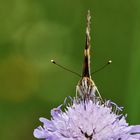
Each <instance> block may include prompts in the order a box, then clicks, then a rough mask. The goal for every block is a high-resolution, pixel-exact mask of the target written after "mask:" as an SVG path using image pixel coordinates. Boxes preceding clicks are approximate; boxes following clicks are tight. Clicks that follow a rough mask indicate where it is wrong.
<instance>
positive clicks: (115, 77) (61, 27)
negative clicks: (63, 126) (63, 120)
mask: <svg viewBox="0 0 140 140" xmlns="http://www.w3.org/2000/svg"><path fill="white" fill-rule="evenodd" d="M88 9H90V10H91V15H92V25H91V28H92V30H91V36H92V42H91V45H92V50H91V55H92V60H91V63H92V71H94V70H95V69H98V68H99V67H101V66H102V65H103V64H105V63H106V62H107V61H108V60H109V59H112V61H113V63H112V65H110V66H108V67H107V68H106V69H104V70H103V71H100V72H98V73H96V74H95V75H93V79H94V81H95V83H96V85H97V86H98V88H99V90H100V92H101V94H102V96H103V98H106V99H111V100H113V101H114V102H116V103H117V104H118V105H120V106H124V107H125V109H124V110H125V111H124V113H128V118H127V120H128V122H129V123H130V124H140V109H139V107H140V74H139V73H140V1H139V0H123V1H122V0H114V1H112V0H87V1H85V0H81V1H80V0H77V1H66V0H59V1H57V0H5V1H4V0H0V140H9V139H10V140H19V139H20V140H35V138H34V137H33V135H32V133H33V129H34V128H36V127H37V126H38V125H40V122H39V121H38V118H39V117H41V116H44V117H50V112H49V111H50V109H51V108H53V107H56V106H58V105H59V104H61V103H63V101H64V99H65V97H66V96H69V95H70V96H75V87H76V84H77V82H78V80H79V78H78V77H77V76H75V75H73V74H71V73H68V72H67V71H64V70H62V69H60V68H58V67H57V66H54V65H53V64H51V63H50V60H51V59H55V60H56V61H57V62H59V63H61V64H62V65H63V66H66V67H67V68H70V69H72V70H74V71H76V72H78V73H81V68H82V62H83V48H84V45H85V15H86V13H87V10H88Z"/></svg>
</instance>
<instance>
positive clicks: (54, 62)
mask: <svg viewBox="0 0 140 140" xmlns="http://www.w3.org/2000/svg"><path fill="white" fill-rule="evenodd" d="M51 62H52V63H53V64H55V65H57V66H58V67H60V68H62V69H64V70H66V71H68V72H71V73H73V74H75V75H77V76H78V77H81V75H80V74H79V73H77V72H75V71H72V70H70V69H68V68H66V67H64V66H62V65H60V64H58V63H56V61H54V60H51Z"/></svg>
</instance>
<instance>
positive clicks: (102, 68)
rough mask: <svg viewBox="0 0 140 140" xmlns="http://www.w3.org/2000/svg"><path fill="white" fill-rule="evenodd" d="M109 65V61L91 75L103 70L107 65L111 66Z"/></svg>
mask: <svg viewBox="0 0 140 140" xmlns="http://www.w3.org/2000/svg"><path fill="white" fill-rule="evenodd" d="M111 63H112V61H111V60H109V61H108V62H107V63H106V64H105V65H103V66H102V67H101V68H99V69H97V70H95V71H94V72H92V73H91V75H93V74H95V73H96V72H98V71H101V70H102V69H104V68H105V67H106V66H108V65H109V64H111Z"/></svg>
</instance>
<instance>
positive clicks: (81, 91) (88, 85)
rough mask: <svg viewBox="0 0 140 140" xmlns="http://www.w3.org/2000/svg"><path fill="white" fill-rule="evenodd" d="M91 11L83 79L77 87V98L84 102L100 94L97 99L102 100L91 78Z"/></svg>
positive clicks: (88, 18)
mask: <svg viewBox="0 0 140 140" xmlns="http://www.w3.org/2000/svg"><path fill="white" fill-rule="evenodd" d="M90 20H91V16H90V11H89V10H88V14H87V25H86V44H85V49H84V63H83V71H82V78H81V79H80V81H79V82H78V84H77V86H76V95H77V97H78V98H79V97H80V98H81V99H83V100H89V99H93V98H95V97H96V93H97V94H98V96H97V97H99V98H100V99H101V100H102V97H101V95H100V93H99V91H98V89H97V87H96V85H95V83H94V81H93V80H92V78H91V72H90V48H91V45H90V40H91V37H90Z"/></svg>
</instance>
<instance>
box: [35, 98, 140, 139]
mask: <svg viewBox="0 0 140 140" xmlns="http://www.w3.org/2000/svg"><path fill="white" fill-rule="evenodd" d="M61 106H62V105H60V106H58V107H57V108H54V109H52V110H51V116H52V117H51V120H48V119H45V118H40V121H41V122H42V123H43V127H42V126H39V127H38V128H37V129H35V130H34V136H35V137H36V138H39V139H45V140H140V135H139V134H138V133H139V132H140V126H129V125H128V123H127V122H126V120H125V118H126V117H125V116H123V115H122V114H120V113H119V111H121V110H122V108H120V107H118V106H117V105H116V104H114V103H113V102H111V101H109V100H108V101H106V102H104V103H101V101H100V100H98V99H95V100H88V101H82V100H79V101H77V100H75V99H73V100H72V101H71V105H67V106H66V108H65V110H64V111H62V110H61Z"/></svg>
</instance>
